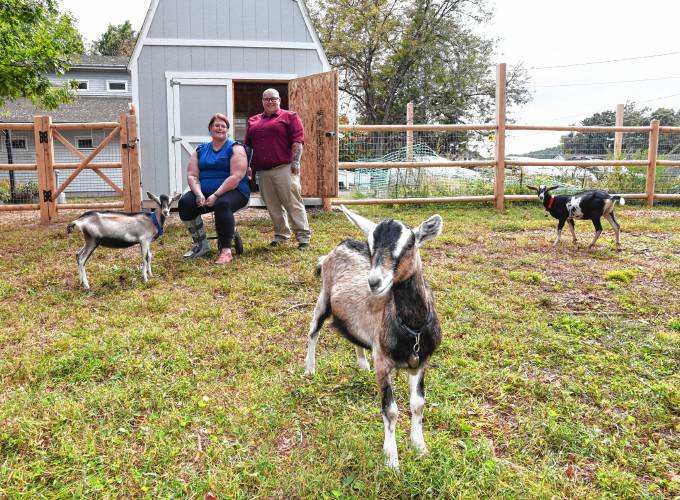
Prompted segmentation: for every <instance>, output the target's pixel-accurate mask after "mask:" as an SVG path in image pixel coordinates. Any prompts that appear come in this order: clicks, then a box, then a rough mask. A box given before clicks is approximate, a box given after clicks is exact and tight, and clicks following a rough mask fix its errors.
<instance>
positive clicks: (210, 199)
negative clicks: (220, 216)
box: [203, 194, 217, 207]
mask: <svg viewBox="0 0 680 500" xmlns="http://www.w3.org/2000/svg"><path fill="white" fill-rule="evenodd" d="M216 201H217V196H215V195H214V194H211V195H210V196H208V197H207V198H206V200H205V202H203V206H204V207H212V206H214V205H215V202H216Z"/></svg>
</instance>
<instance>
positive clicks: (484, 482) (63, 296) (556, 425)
mask: <svg viewBox="0 0 680 500" xmlns="http://www.w3.org/2000/svg"><path fill="white" fill-rule="evenodd" d="M634 210H635V209H632V208H629V207H625V209H623V210H619V211H618V213H617V215H618V217H619V219H620V222H621V224H622V227H623V234H622V242H623V246H624V251H623V252H620V253H618V252H616V253H615V252H610V251H608V250H607V248H608V247H609V246H611V245H613V235H612V233H611V231H607V230H605V232H604V234H603V237H602V239H601V240H600V241H601V242H602V243H601V247H600V249H599V250H598V251H597V252H596V253H595V254H593V253H591V252H587V251H586V250H584V249H583V248H582V247H572V246H564V247H561V248H559V249H558V250H557V251H558V252H559V255H556V254H555V250H554V249H553V248H552V247H551V245H550V243H551V242H550V235H551V233H552V231H553V229H552V223H548V222H547V221H546V220H545V217H544V214H543V211H542V210H539V208H538V207H533V206H531V207H527V206H517V207H512V208H510V209H508V210H506V211H505V212H502V213H498V212H496V211H495V210H493V209H492V208H487V207H485V208H480V207H478V206H474V207H473V206H455V207H454V206H437V207H432V206H428V207H404V208H386V207H366V208H358V209H357V211H359V212H360V213H362V214H363V215H365V216H367V217H371V218H374V219H379V218H397V219H399V220H403V221H404V222H406V223H409V224H411V225H415V224H417V223H418V222H420V221H422V220H423V219H424V218H425V217H427V216H429V215H431V214H432V213H435V212H436V213H439V214H440V215H442V217H443V218H444V233H443V234H442V237H441V238H439V239H437V240H435V241H433V242H432V244H431V245H430V246H428V247H427V248H424V249H423V251H422V259H423V265H424V272H425V274H426V276H427V278H428V281H429V283H430V285H431V287H432V289H433V291H434V294H435V301H436V304H437V309H438V311H439V315H440V320H441V323H442V330H443V332H444V339H443V342H442V345H441V347H440V349H439V350H438V352H437V353H435V356H434V358H433V360H432V367H431V368H430V369H429V371H428V374H427V376H426V382H425V385H426V389H427V404H426V413H425V439H426V442H427V444H428V446H429V448H430V454H429V455H428V456H426V457H422V458H421V457H418V456H417V455H416V454H415V453H414V452H412V451H411V450H410V448H409V446H408V426H409V415H408V414H409V411H408V407H409V403H408V389H407V382H406V377H405V376H404V375H403V374H402V375H400V376H397V377H396V380H395V382H396V384H395V385H396V391H395V392H396V398H397V403H398V405H399V409H400V412H401V413H400V422H399V426H398V433H397V445H398V447H399V452H400V456H401V465H402V472H401V473H399V474H395V473H393V472H392V471H389V470H387V469H386V468H385V467H384V466H383V456H382V449H381V443H382V437H383V425H382V421H381V418H380V413H379V409H380V400H379V396H378V393H377V391H376V389H375V387H374V384H375V382H374V376H373V373H365V372H361V371H358V370H357V369H356V367H355V362H354V353H353V349H352V348H351V346H350V345H349V344H348V343H347V342H346V341H345V340H343V339H341V338H340V336H339V335H338V334H337V333H336V332H335V331H334V330H333V329H332V328H331V327H330V326H325V327H324V328H323V330H322V332H321V339H320V344H319V349H318V368H317V376H316V377H315V378H314V379H311V380H308V379H306V378H305V377H304V376H303V364H304V356H305V347H306V331H307V326H308V321H309V319H310V316H311V311H312V308H313V304H314V302H315V300H316V296H317V293H318V289H319V282H318V280H317V278H316V277H315V276H314V267H315V265H316V261H317V259H318V257H319V256H320V255H322V254H325V253H327V252H328V251H329V250H330V249H331V248H332V247H333V246H335V245H336V244H337V243H338V242H339V241H341V240H342V239H343V238H348V237H353V238H360V237H361V236H360V234H359V233H358V231H357V230H355V229H354V228H353V227H352V226H351V225H350V224H348V223H347V222H346V220H345V219H344V217H343V216H341V215H339V214H337V213H321V212H314V213H312V214H310V222H311V225H312V228H313V230H314V240H313V246H312V249H311V250H310V251H309V252H306V253H304V252H298V251H297V250H296V249H295V248H294V246H293V245H292V244H291V245H288V246H283V247H281V248H277V249H270V248H269V247H268V242H269V236H270V235H269V231H270V223H269V221H268V219H267V217H266V215H263V212H259V211H256V210H249V211H247V214H246V215H248V216H247V217H244V214H243V213H241V214H239V221H238V225H239V232H240V233H241V235H242V237H243V239H244V242H245V246H246V249H245V254H244V255H243V257H241V258H239V259H236V260H235V261H234V262H233V263H232V264H231V265H230V266H226V267H216V266H214V265H213V264H212V263H211V261H210V260H208V259H201V260H200V261H198V262H187V261H186V260H182V259H181V258H180V256H181V254H182V253H183V252H184V250H186V246H187V245H188V243H189V236H188V235H187V234H186V233H185V230H184V228H183V227H182V226H181V225H180V224H179V222H178V221H177V220H176V216H173V217H172V218H171V221H170V224H169V227H168V228H167V232H166V235H165V236H164V237H163V238H162V239H161V240H160V241H159V242H157V243H155V244H154V249H153V251H154V272H155V276H154V278H152V279H151V280H150V281H149V283H148V284H144V283H143V282H142V280H141V277H140V276H139V273H138V272H136V267H137V266H138V265H139V262H138V261H139V257H138V249H136V248H133V249H130V250H105V251H102V252H101V253H97V254H96V255H95V256H94V257H93V259H92V261H91V262H90V263H89V267H88V270H89V274H90V279H91V286H92V291H91V292H85V291H83V290H82V289H81V287H80V285H79V283H78V273H77V268H76V265H75V262H74V259H73V256H74V255H75V252H76V251H77V250H78V248H79V247H80V246H81V245H82V241H81V240H80V239H78V238H77V237H71V238H67V237H66V236H65V235H64V226H65V223H66V221H67V220H70V219H71V218H74V217H75V215H76V214H69V215H64V216H61V217H62V219H61V220H60V222H59V223H58V224H52V225H50V226H41V225H39V224H37V222H36V221H31V222H29V223H28V224H26V223H24V224H14V223H10V222H4V221H3V219H2V218H0V226H1V227H0V230H1V231H2V238H1V239H0V255H1V256H2V259H0V273H2V281H0V301H1V304H2V305H1V306H0V497H9V498H14V497H72V496H88V497H110V496H129V497H193V498H195V497H202V496H203V495H204V494H205V493H206V492H208V491H211V492H214V493H215V494H216V495H217V496H218V498H229V497H274V498H283V497H286V498H287V497H292V498H296V497H313V498H336V497H339V498H344V497H352V498H379V497H441V498H451V497H477V498H497V497H504V498H505V497H512V498H549V497H553V496H554V497H576V498H587V497H613V496H622V497H650V498H662V497H666V498H673V497H676V496H678V495H680V483H679V482H678V479H677V464H678V463H680V437H679V435H680V434H679V433H680V420H679V419H678V415H680V413H679V412H680V391H679V390H678V387H680V383H679V382H680V381H679V380H678V373H679V372H680V364H679V361H678V360H679V359H680V334H679V333H678V332H679V331H680V320H679V319H678V318H680V300H679V299H678V294H677V289H678V284H677V283H678V274H677V271H675V270H674V269H677V264H678V255H680V241H678V240H677V237H676V236H675V235H677V234H678V231H679V230H680V211H678V210H677V209H673V210H668V209H664V210H654V211H652V212H651V213H652V214H653V215H654V217H651V216H650V217H646V216H642V215H640V214H637V213H634ZM253 213H254V215H253ZM666 215H669V216H666ZM652 219H653V220H652ZM518 221H520V222H518ZM529 232H531V233H529ZM528 234H531V237H528ZM610 285H615V288H613V289H612V288H610Z"/></svg>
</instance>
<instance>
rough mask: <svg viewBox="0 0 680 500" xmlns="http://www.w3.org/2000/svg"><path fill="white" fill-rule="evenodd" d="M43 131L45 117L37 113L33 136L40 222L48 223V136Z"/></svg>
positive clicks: (34, 118)
mask: <svg viewBox="0 0 680 500" xmlns="http://www.w3.org/2000/svg"><path fill="white" fill-rule="evenodd" d="M43 132H44V131H43V117H42V116H39V115H36V116H34V117H33V137H34V140H35V164H36V170H37V173H38V205H39V206H40V222H41V223H47V222H49V221H50V209H49V207H48V205H47V202H45V197H44V195H43V193H44V192H45V191H47V190H48V188H47V172H48V169H47V164H46V159H45V141H46V140H47V137H46V134H44V133H43Z"/></svg>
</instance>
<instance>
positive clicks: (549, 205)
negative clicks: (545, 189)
mask: <svg viewBox="0 0 680 500" xmlns="http://www.w3.org/2000/svg"><path fill="white" fill-rule="evenodd" d="M548 196H550V195H548ZM553 203H555V197H554V196H550V200H548V210H550V209H551V208H552V206H553Z"/></svg>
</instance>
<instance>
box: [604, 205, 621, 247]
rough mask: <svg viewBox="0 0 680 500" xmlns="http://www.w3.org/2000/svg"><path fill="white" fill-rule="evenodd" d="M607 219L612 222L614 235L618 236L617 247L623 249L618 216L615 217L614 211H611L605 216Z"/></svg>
mask: <svg viewBox="0 0 680 500" xmlns="http://www.w3.org/2000/svg"><path fill="white" fill-rule="evenodd" d="M604 218H605V219H607V221H609V223H610V224H611V226H612V228H613V229H614V236H615V237H616V249H617V250H621V241H620V235H621V225H620V224H619V222H618V221H617V220H616V217H614V212H609V213H608V214H606V215H605V216H604Z"/></svg>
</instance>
